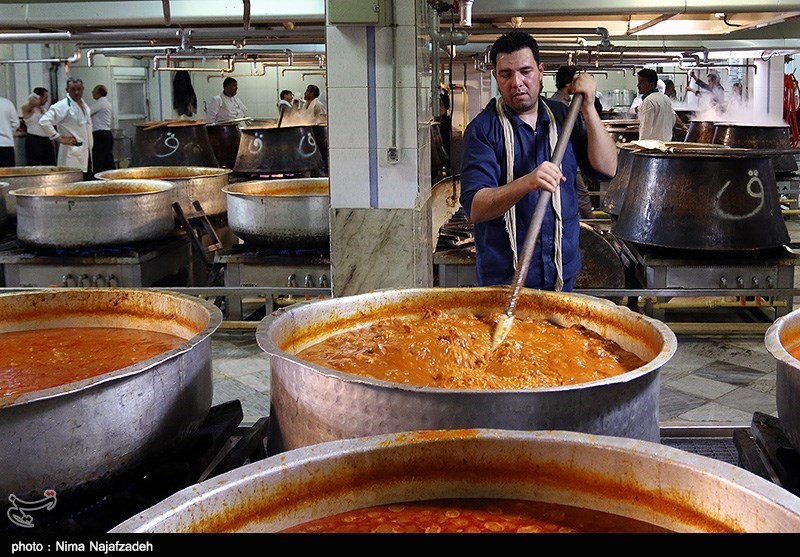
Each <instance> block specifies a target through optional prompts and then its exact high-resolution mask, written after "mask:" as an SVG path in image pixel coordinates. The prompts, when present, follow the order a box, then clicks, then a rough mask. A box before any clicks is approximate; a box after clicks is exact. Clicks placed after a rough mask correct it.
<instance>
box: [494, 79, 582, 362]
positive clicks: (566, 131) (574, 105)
mask: <svg viewBox="0 0 800 557" xmlns="http://www.w3.org/2000/svg"><path fill="white" fill-rule="evenodd" d="M582 99H583V94H581V93H576V94H574V95H572V101H571V102H570V104H569V111H568V112H567V117H566V119H565V120H564V124H563V126H562V127H561V135H559V136H558V141H556V148H555V149H554V150H553V156H552V157H551V158H550V161H551V162H552V163H553V164H556V165H560V164H561V160H562V159H563V158H564V152H565V151H566V150H567V142H568V141H569V136H570V135H571V134H572V128H573V127H574V126H575V120H576V119H577V118H578V112H579V111H580V109H581V100H582ZM552 196H553V194H552V192H549V191H547V190H540V191H539V200H538V201H537V202H536V208H535V209H534V211H533V218H532V219H531V225H530V227H529V228H528V234H527V236H525V244H524V245H523V247H522V257H521V258H520V260H519V261H518V263H517V270H516V272H515V274H514V282H512V283H511V292H510V294H509V296H508V303H507V304H506V311H505V313H503V314H502V315H501V316H500V319H498V320H497V326H496V327H495V329H494V334H493V335H492V350H495V349H497V347H498V346H500V345H501V344H502V343H503V341H504V340H505V339H506V337H507V336H508V333H509V331H510V330H511V326H512V325H513V324H514V308H515V307H516V305H517V299H518V298H519V291H520V289H521V288H522V285H523V284H525V278H526V277H527V276H528V268H529V267H530V265H531V258H532V257H533V250H534V248H535V247H536V240H537V239H538V238H539V232H540V231H541V229H542V221H543V220H544V214H545V212H546V211H547V206H548V205H549V204H550V199H551V198H552Z"/></svg>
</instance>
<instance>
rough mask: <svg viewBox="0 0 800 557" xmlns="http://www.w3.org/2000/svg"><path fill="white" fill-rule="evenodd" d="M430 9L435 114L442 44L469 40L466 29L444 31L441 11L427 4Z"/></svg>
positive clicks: (429, 27)
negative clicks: (440, 17) (440, 16)
mask: <svg viewBox="0 0 800 557" xmlns="http://www.w3.org/2000/svg"><path fill="white" fill-rule="evenodd" d="M426 8H427V10H428V34H429V35H430V37H431V43H432V44H431V74H432V75H431V111H432V113H433V114H438V113H439V82H440V81H441V78H440V75H439V74H440V73H441V54H440V53H439V49H440V48H441V46H442V45H447V44H452V45H465V44H467V42H468V41H469V35H468V34H467V32H466V31H463V30H461V29H455V30H453V31H442V30H441V21H440V19H439V12H438V11H437V10H436V8H434V7H433V6H431V5H430V4H426Z"/></svg>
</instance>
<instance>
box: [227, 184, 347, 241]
mask: <svg viewBox="0 0 800 557" xmlns="http://www.w3.org/2000/svg"><path fill="white" fill-rule="evenodd" d="M223 191H224V192H225V193H226V194H227V196H228V226H230V227H231V230H232V231H233V233H234V234H236V236H238V237H239V238H241V239H242V240H244V241H245V242H249V243H252V244H258V245H263V246H273V247H283V248H289V247H306V248H310V247H328V246H329V245H330V216H329V212H330V206H331V198H330V189H329V186H328V178H293V179H287V180H254V181H251V182H240V183H238V184H231V185H229V186H227V187H225V188H224V189H223Z"/></svg>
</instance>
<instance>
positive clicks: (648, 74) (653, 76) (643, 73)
mask: <svg viewBox="0 0 800 557" xmlns="http://www.w3.org/2000/svg"><path fill="white" fill-rule="evenodd" d="M636 75H638V76H639V77H641V78H644V80H645V81H646V82H647V83H650V84H652V85H656V84H657V83H658V74H657V73H656V71H655V70H652V69H650V68H642V69H641V70H639V71H638V73H637V74H636Z"/></svg>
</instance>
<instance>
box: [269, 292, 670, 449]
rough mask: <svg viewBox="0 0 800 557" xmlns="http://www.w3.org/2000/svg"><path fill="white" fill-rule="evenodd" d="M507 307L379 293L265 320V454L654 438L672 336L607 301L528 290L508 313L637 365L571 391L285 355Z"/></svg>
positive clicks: (478, 297)
mask: <svg viewBox="0 0 800 557" xmlns="http://www.w3.org/2000/svg"><path fill="white" fill-rule="evenodd" d="M507 301H508V289H507V288H503V287H493V288H431V289H422V288H421V289H409V290H387V291H382V292H376V293H370V294H362V295H357V296H348V297H342V298H336V299H331V300H322V301H318V302H314V303H311V304H306V305H300V306H293V307H290V308H288V309H287V310H278V311H277V312H275V313H273V314H272V315H270V316H267V317H266V318H265V319H264V320H263V321H262V322H261V323H260V324H259V327H258V329H257V331H256V340H257V341H258V344H259V346H260V347H261V348H262V349H263V350H264V351H265V352H267V353H268V354H269V355H270V370H271V382H270V394H271V411H270V426H271V427H272V428H273V431H272V432H271V434H270V438H269V441H270V447H271V448H270V450H271V451H273V452H278V451H282V450H287V449H295V448H298V447H302V446H305V445H310V444H313V443H319V442H323V441H331V440H334V439H347V438H354V437H360V436H365V435H374V434H380V433H392V432H398V431H406V430H418V429H457V428H471V427H487V428H500V429H522V430H532V429H563V430H570V431H581V432H585V433H594V434H605V435H614V436H620V437H632V438H637V439H645V440H650V441H657V440H658V439H659V425H658V399H659V372H660V369H661V366H662V365H663V364H664V363H665V362H667V361H668V360H669V359H670V358H671V357H672V355H673V354H674V353H675V350H676V347H677V341H676V339H675V335H674V334H673V333H672V331H670V329H669V328H668V327H667V326H666V325H664V324H663V323H661V322H659V321H656V320H654V319H650V318H647V317H645V316H642V315H639V314H635V313H633V312H632V311H630V310H628V309H627V308H625V307H620V306H617V305H615V304H613V303H612V302H609V301H607V300H601V299H598V298H592V297H589V296H585V295H579V294H564V293H553V292H543V291H535V290H527V289H526V290H524V291H523V293H522V295H521V296H520V299H519V302H518V304H517V307H516V311H517V315H520V316H530V317H535V318H543V319H549V320H551V321H553V322H555V323H558V324H561V325H566V326H568V325H572V324H574V323H580V324H583V325H584V326H586V327H588V328H589V329H592V330H594V331H595V332H597V333H598V334H600V335H602V336H603V337H605V338H607V339H611V340H613V341H615V342H617V343H618V344H620V345H621V346H622V347H623V348H625V349H626V350H629V351H631V352H633V353H635V354H637V355H638V356H639V357H640V358H642V359H643V360H645V361H646V362H647V364H645V365H644V366H642V367H640V368H638V369H636V370H633V371H630V372H628V373H625V374H622V375H619V376H616V377H612V378H608V379H604V380H601V381H594V382H590V383H584V384H580V385H573V386H565V387H553V388H536V389H520V390H478V389H446V388H433V387H418V386H406V385H402V384H399V383H392V382H388V381H380V380H376V379H372V378H368V377H362V376H356V375H351V374H349V373H342V372H339V371H334V370H331V369H328V368H324V367H322V366H319V365H315V364H312V363H309V362H306V361H304V360H301V359H300V358H298V357H297V356H295V354H296V353H297V352H299V351H300V350H302V349H303V348H305V347H306V346H309V345H311V344H315V343H317V342H319V341H321V340H323V339H325V338H328V337H330V336H332V335H334V334H337V333H340V332H344V331H347V330H350V329H354V328H356V327H359V326H362V325H366V324H369V323H372V322H375V321H378V320H380V319H383V318H385V317H388V316H407V317H413V318H418V317H420V316H421V315H422V314H423V313H424V312H425V311H426V310H429V309H430V308H437V309H442V310H446V311H459V312H468V313H473V314H476V315H484V314H488V313H491V312H498V313H501V312H502V311H503V309H504V308H505V304H506V302H507Z"/></svg>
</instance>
